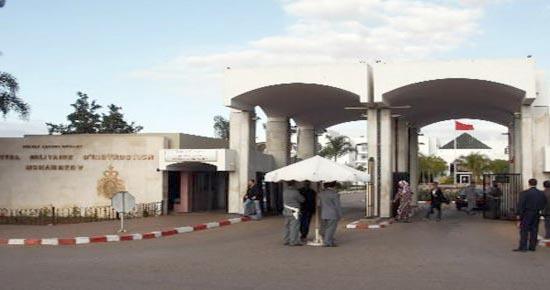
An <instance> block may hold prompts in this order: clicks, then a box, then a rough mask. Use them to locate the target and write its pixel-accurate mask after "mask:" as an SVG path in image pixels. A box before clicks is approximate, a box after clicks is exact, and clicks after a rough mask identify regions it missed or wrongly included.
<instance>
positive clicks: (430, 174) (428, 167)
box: [418, 154, 447, 182]
mask: <svg viewBox="0 0 550 290" xmlns="http://www.w3.org/2000/svg"><path fill="white" fill-rule="evenodd" d="M418 162H419V163H420V175H421V176H422V177H423V180H424V181H425V182H426V181H430V180H432V179H433V178H435V177H438V176H441V175H443V173H445V170H447V162H445V160H443V158H441V157H438V156H433V155H431V156H426V155H424V154H420V155H419V157H418Z"/></svg>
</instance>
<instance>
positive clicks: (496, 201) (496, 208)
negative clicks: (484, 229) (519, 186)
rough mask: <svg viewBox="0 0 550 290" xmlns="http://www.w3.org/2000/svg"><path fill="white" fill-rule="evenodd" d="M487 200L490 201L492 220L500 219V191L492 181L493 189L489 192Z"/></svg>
mask: <svg viewBox="0 0 550 290" xmlns="http://www.w3.org/2000/svg"><path fill="white" fill-rule="evenodd" d="M489 198H490V199H491V204H490V207H489V208H490V209H491V212H492V218H495V219H498V218H500V199H501V198H502V190H500V188H499V187H498V183H497V182H496V181H493V187H491V189H490V190H489Z"/></svg>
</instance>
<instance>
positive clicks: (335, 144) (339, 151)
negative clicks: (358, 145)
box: [319, 135, 355, 161]
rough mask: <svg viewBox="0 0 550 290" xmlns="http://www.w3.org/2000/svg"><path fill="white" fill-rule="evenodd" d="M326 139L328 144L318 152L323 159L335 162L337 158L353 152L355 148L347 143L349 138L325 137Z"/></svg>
mask: <svg viewBox="0 0 550 290" xmlns="http://www.w3.org/2000/svg"><path fill="white" fill-rule="evenodd" d="M327 139H328V143H327V144H326V145H325V147H323V148H322V149H321V151H320V152H319V155H321V156H323V157H328V158H331V159H334V161H336V159H337V158H338V157H340V156H343V155H345V154H347V153H350V152H354V151H355V148H353V146H352V145H351V143H350V142H349V141H348V140H349V138H348V137H347V136H330V135H327Z"/></svg>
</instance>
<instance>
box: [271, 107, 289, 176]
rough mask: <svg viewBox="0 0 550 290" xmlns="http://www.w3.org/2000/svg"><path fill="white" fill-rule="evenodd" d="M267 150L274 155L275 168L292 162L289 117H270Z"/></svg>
mask: <svg viewBox="0 0 550 290" xmlns="http://www.w3.org/2000/svg"><path fill="white" fill-rule="evenodd" d="M266 151H267V153H268V154H271V155H272V156H273V160H274V161H275V168H281V167H284V166H287V165H288V164H289V162H290V123H289V120H288V118H281V117H268V119H267V126H266Z"/></svg>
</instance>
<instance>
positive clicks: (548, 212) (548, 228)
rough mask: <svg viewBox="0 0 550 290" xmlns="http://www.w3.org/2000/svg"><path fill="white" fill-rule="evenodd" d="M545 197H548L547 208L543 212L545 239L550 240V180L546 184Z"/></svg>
mask: <svg viewBox="0 0 550 290" xmlns="http://www.w3.org/2000/svg"><path fill="white" fill-rule="evenodd" d="M544 195H545V196H546V207H545V208H544V210H543V211H542V215H543V216H544V238H545V239H550V180H546V181H545V182H544Z"/></svg>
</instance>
